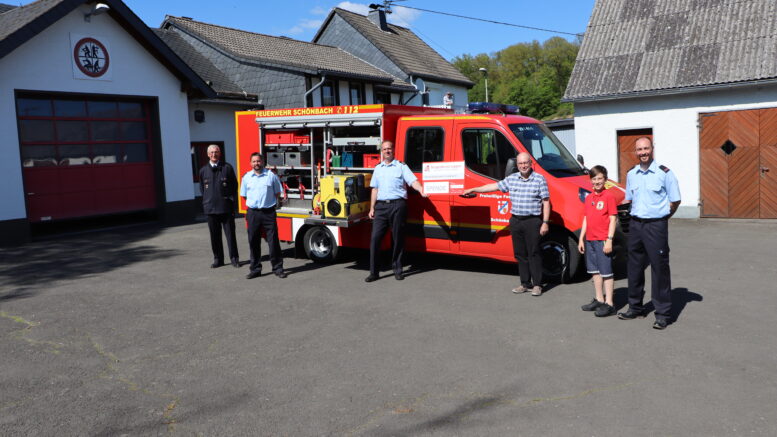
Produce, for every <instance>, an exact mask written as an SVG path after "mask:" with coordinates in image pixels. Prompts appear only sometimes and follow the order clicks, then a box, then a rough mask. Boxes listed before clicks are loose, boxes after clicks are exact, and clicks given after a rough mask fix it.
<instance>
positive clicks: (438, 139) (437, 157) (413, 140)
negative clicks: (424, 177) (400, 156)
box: [405, 127, 445, 172]
mask: <svg viewBox="0 0 777 437" xmlns="http://www.w3.org/2000/svg"><path fill="white" fill-rule="evenodd" d="M444 144H445V130H444V129H443V128H441V127H413V128H410V129H408V131H407V141H406V142H405V163H406V164H407V165H408V167H410V169H411V170H413V171H416V172H419V171H421V164H423V163H424V162H439V161H442V160H443V158H444V156H445V155H444Z"/></svg>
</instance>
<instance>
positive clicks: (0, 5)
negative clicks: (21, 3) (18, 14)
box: [0, 3, 18, 14]
mask: <svg viewBox="0 0 777 437" xmlns="http://www.w3.org/2000/svg"><path fill="white" fill-rule="evenodd" d="M17 7H18V6H14V5H7V4H5V3H0V14H2V13H3V12H7V11H10V10H11V9H14V8H17Z"/></svg>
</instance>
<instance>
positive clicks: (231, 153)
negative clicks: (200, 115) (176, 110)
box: [189, 102, 248, 196]
mask: <svg viewBox="0 0 777 437" xmlns="http://www.w3.org/2000/svg"><path fill="white" fill-rule="evenodd" d="M197 109H201V110H203V111H204V112H205V121H204V122H203V123H198V122H196V121H194V111H196V110H197ZM240 110H242V108H241V107H240V106H238V105H217V104H211V103H197V102H191V103H190V104H189V134H190V136H191V142H211V141H213V142H218V141H223V142H224V154H225V155H226V156H225V158H224V160H225V161H226V162H228V163H230V164H231V165H232V167H233V168H234V169H235V172H237V149H236V147H237V146H236V143H235V112H236V111H240ZM190 149H191V147H190ZM189 162H191V158H190V160H189ZM243 165H244V167H245V166H248V163H247V162H246V163H243ZM190 166H191V164H190ZM239 176H240V175H238V177H239ZM189 182H192V176H191V175H190V176H189ZM192 190H193V191H192V193H193V195H194V196H200V195H201V193H200V185H199V184H197V183H194V182H192Z"/></svg>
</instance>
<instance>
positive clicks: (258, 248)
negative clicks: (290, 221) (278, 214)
mask: <svg viewBox="0 0 777 437" xmlns="http://www.w3.org/2000/svg"><path fill="white" fill-rule="evenodd" d="M246 221H247V222H248V246H249V247H250V248H251V265H250V268H251V272H261V271H262V264H261V262H260V261H261V258H262V230H264V235H265V236H266V237H267V246H269V248H270V265H271V266H272V271H273V272H276V273H277V272H281V271H283V257H282V256H281V243H280V241H278V223H277V222H276V221H275V208H274V207H272V208H261V209H254V208H248V211H247V212H246Z"/></svg>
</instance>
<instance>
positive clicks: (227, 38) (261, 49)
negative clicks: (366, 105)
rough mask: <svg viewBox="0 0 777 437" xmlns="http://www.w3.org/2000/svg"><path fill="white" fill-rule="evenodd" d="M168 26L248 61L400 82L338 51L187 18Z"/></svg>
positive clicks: (171, 19)
mask: <svg viewBox="0 0 777 437" xmlns="http://www.w3.org/2000/svg"><path fill="white" fill-rule="evenodd" d="M167 25H173V26H176V27H177V28H179V29H181V30H182V31H184V32H186V33H188V34H190V35H193V36H195V37H197V38H199V39H201V40H203V41H206V42H208V43H210V44H212V45H215V46H216V47H218V48H219V49H221V50H222V51H224V52H227V53H229V54H232V55H233V56H235V57H238V58H242V59H245V60H250V61H258V62H262V63H266V64H275V65H281V66H287V67H292V68H296V69H301V70H304V71H310V72H314V73H317V72H327V73H331V74H335V75H341V76H344V77H357V78H363V79H367V80H372V81H376V82H385V83H393V82H394V81H396V80H397V79H396V78H395V77H394V76H392V75H390V74H388V73H386V72H385V71H383V70H380V69H378V68H377V67H374V66H372V65H370V64H368V63H366V62H364V61H362V60H361V59H359V58H357V57H355V56H353V55H351V54H350V53H348V52H346V51H344V50H341V49H339V48H337V47H331V46H325V45H320V44H313V43H309V42H305V41H299V40H295V39H290V38H285V37H277V36H269V35H263V34H260V33H253V32H247V31H244V30H238V29H233V28H229V27H223V26H217V25H215V24H208V23H202V22H199V21H194V20H191V19H188V18H179V17H172V16H167V17H166V19H165V23H163V25H162V27H166V26H167Z"/></svg>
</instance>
